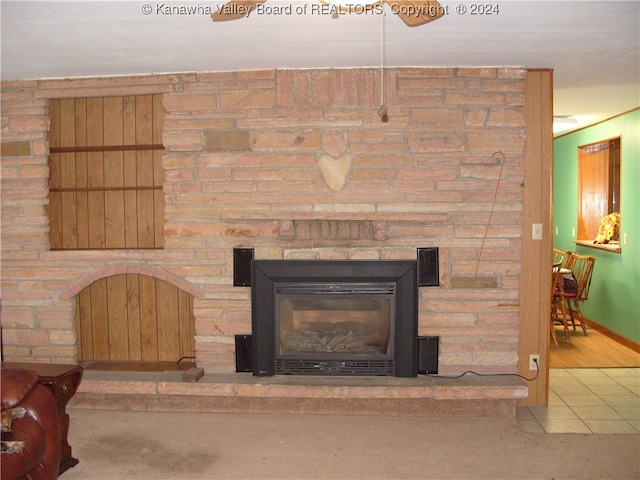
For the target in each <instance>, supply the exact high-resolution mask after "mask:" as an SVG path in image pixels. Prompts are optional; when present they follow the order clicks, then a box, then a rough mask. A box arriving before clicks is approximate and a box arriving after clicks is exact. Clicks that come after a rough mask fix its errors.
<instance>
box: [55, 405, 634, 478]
mask: <svg viewBox="0 0 640 480" xmlns="http://www.w3.org/2000/svg"><path fill="white" fill-rule="evenodd" d="M69 413H70V415H71V429H70V432H69V442H70V444H71V446H72V448H73V454H74V456H75V457H77V458H78V459H79V460H80V463H79V465H77V466H76V467H74V468H72V469H70V470H68V471H67V472H65V473H64V475H63V476H62V477H61V479H62V480H92V479H113V480H116V479H117V480H134V479H152V480H164V479H194V480H195V479H551V478H558V479H559V478H563V479H570V478H575V479H586V478H600V479H605V478H606V479H634V480H635V479H637V478H639V476H640V469H639V462H638V452H639V451H640V450H639V447H640V436H638V435H596V434H591V435H576V434H531V433H525V432H523V431H522V430H521V429H520V428H519V426H518V423H517V421H516V420H515V419H504V418H503V419H496V418H489V419H487V418H482V419H481V418H470V419H459V418H456V419H445V418H428V417H395V416H338V415H336V416H326V415H281V416H273V415H263V414H207V413H186V414H185V413H173V412H172V413H158V412H153V413H146V412H145V413H140V412H116V411H99V410H81V409H77V408H70V409H69Z"/></svg>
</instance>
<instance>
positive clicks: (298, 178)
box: [1, 68, 526, 373]
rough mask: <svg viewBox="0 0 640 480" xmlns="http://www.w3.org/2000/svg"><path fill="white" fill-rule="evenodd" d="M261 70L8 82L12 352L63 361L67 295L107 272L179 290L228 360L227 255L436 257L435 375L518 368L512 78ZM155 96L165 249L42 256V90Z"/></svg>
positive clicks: (517, 74) (233, 308) (431, 315)
mask: <svg viewBox="0 0 640 480" xmlns="http://www.w3.org/2000/svg"><path fill="white" fill-rule="evenodd" d="M385 76H386V78H385V81H384V82H383V84H384V85H385V90H386V91H385V92H384V97H385V102H386V104H387V106H388V119H387V121H386V122H384V121H382V119H381V118H380V116H379V115H378V113H377V112H378V109H379V107H380V98H381V92H380V84H381V82H380V71H379V69H345V70H338V69H327V70H265V71H250V72H223V73H188V74H173V75H158V76H142V77H118V78H95V79H71V80H39V81H21V82H3V84H2V250H1V254H2V333H3V354H4V357H5V359H7V360H16V361H24V360H38V361H44V362H49V361H57V362H75V361H76V355H77V353H76V352H77V350H76V334H75V331H74V322H73V319H74V309H75V303H74V296H75V295H76V294H77V293H78V292H79V291H81V290H82V289H83V288H84V287H85V286H87V285H89V284H90V283H91V282H93V281H95V280H97V279H99V278H103V277H105V276H109V275H114V274H118V273H142V274H145V275H151V276H155V277H158V278H162V279H164V280H166V281H168V282H170V283H173V284H175V285H178V286H179V287H180V288H182V289H184V290H186V291H188V292H189V293H191V294H192V295H193V296H194V297H195V299H194V314H195V319H196V342H195V343H196V352H195V355H196V360H197V364H198V366H199V367H202V368H204V369H205V370H208V371H233V370H234V369H235V354H234V335H235V334H246V333H250V330H251V310H250V309H251V305H250V291H249V289H248V288H242V287H233V248H234V247H254V248H255V255H256V258H260V259H280V258H286V259H294V258H296V259H299V258H305V259H307V258H317V259H335V258H337V259H346V258H349V259H414V258H416V248H417V247H432V246H436V247H439V249H440V286H439V287H429V288H421V289H420V299H419V302H420V305H419V315H420V317H419V332H420V334H422V335H439V336H440V370H441V372H442V373H446V372H454V371H460V370H463V369H467V368H473V369H474V370H476V371H505V370H510V371H515V369H516V363H517V353H518V352H517V350H518V334H519V324H518V318H519V311H518V295H519V272H520V259H521V256H522V248H521V230H522V208H523V181H524V149H525V134H524V120H523V116H522V107H523V105H524V103H525V96H524V93H523V85H524V78H525V76H526V70H523V69H516V68H434V69H431V68H428V69H420V68H400V69H388V70H387V71H385ZM149 93H163V94H164V107H165V109H166V117H165V127H164V128H165V130H164V135H163V143H164V146H165V155H164V158H163V162H162V166H163V168H164V170H165V183H164V195H165V228H164V232H165V248H164V249H163V250H140V251H137V250H107V251H50V249H49V242H48V236H47V233H48V219H47V217H46V214H45V209H44V208H45V205H46V204H47V201H48V200H47V194H48V191H47V178H48V177H47V176H48V167H47V155H48V143H47V132H48V126H49V120H48V100H49V99H51V98H70V97H91V96H110V95H137V94H149Z"/></svg>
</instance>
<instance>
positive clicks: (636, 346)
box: [583, 317, 640, 353]
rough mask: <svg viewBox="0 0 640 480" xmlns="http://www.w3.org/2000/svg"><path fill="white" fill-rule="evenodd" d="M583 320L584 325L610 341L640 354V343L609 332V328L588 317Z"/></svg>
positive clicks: (611, 331)
mask: <svg viewBox="0 0 640 480" xmlns="http://www.w3.org/2000/svg"><path fill="white" fill-rule="evenodd" d="M583 319H584V324H585V325H587V326H588V327H591V328H593V329H594V330H597V331H598V332H600V333H601V334H603V335H606V336H607V337H609V338H610V339H612V340H615V341H616V342H618V343H619V344H621V345H624V346H625V347H627V348H630V349H631V350H633V351H634V352H636V353H640V343H636V342H634V341H633V340H629V339H628V338H626V337H623V336H622V335H620V334H619V333H616V332H614V331H613V330H609V329H608V328H607V327H605V326H603V325H600V324H599V323H596V322H594V321H593V320H590V319H588V318H587V317H583Z"/></svg>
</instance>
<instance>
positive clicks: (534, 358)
mask: <svg viewBox="0 0 640 480" xmlns="http://www.w3.org/2000/svg"><path fill="white" fill-rule="evenodd" d="M536 364H537V365H536ZM538 369H540V355H529V370H538Z"/></svg>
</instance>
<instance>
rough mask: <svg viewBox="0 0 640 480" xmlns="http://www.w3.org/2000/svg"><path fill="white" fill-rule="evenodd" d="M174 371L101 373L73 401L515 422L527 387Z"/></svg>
mask: <svg viewBox="0 0 640 480" xmlns="http://www.w3.org/2000/svg"><path fill="white" fill-rule="evenodd" d="M180 379H181V374H177V372H163V373H147V372H144V373H143V372H130V373H125V372H98V371H85V377H84V379H83V380H82V383H81V384H80V387H79V388H78V391H77V393H76V395H75V396H74V398H73V399H72V402H71V405H72V406H75V407H77V408H95V409H113V408H121V409H125V410H156V411H165V410H168V411H203V412H256V413H314V414H339V413H350V414H364V415H367V414H386V415H431V416H443V415H444V416H470V415H473V416H512V415H515V404H516V400H517V399H520V398H526V397H527V395H528V388H527V386H526V385H524V384H523V383H522V381H521V380H520V379H519V378H517V377H504V376H497V377H485V376H483V377H463V378H460V379H455V380H452V379H444V378H437V377H424V376H420V377H416V378H396V377H316V376H275V377H254V376H253V375H251V374H247V373H238V374H232V373H230V374H225V373H209V374H205V375H204V376H203V377H202V379H200V381H199V382H197V383H192V382H183V381H181V380H180Z"/></svg>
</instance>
